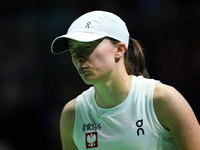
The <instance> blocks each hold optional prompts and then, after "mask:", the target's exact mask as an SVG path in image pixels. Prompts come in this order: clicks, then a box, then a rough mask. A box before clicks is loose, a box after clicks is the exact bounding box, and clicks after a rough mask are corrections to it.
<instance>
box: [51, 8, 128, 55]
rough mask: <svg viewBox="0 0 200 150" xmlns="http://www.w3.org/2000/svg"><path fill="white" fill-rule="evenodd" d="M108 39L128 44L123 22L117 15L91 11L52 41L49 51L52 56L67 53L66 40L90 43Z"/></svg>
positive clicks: (126, 30)
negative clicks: (65, 32)
mask: <svg viewBox="0 0 200 150" xmlns="http://www.w3.org/2000/svg"><path fill="white" fill-rule="evenodd" d="M103 37H110V38H113V39H116V40H118V41H120V42H123V43H125V45H126V49H127V48H128V44H129V32H128V29H127V27H126V24H125V22H124V21H123V20H122V19H121V18H119V17H118V16H117V15H115V14H113V13H110V12H106V11H92V12H89V13H86V14H84V15H82V16H80V17H79V18H78V19H76V20H75V21H74V22H73V23H72V24H71V26H70V27H69V29H68V31H67V34H65V35H62V36H59V37H57V38H56V39H54V41H53V42H52V44H51V51H52V53H54V54H59V53H63V52H65V51H68V40H67V39H73V40H76V41H81V42H91V41H95V40H98V39H101V38H103Z"/></svg>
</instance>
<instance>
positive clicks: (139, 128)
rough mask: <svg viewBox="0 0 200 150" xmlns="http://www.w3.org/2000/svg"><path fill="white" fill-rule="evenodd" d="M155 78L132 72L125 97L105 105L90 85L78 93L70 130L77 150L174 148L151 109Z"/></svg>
mask: <svg viewBox="0 0 200 150" xmlns="http://www.w3.org/2000/svg"><path fill="white" fill-rule="evenodd" d="M156 82H158V81H156V80H153V79H146V78H143V77H142V76H139V77H135V76H132V86H131V90H130V92H129V94H128V96H127V98H126V99H125V101H124V102H123V103H121V104H120V105H118V106H116V107H113V108H109V109H105V108H101V107H99V106H98V105H97V103H96V101H95V98H94V92H95V91H94V88H93V87H91V88H90V89H88V90H87V91H85V92H83V93H82V94H81V95H79V96H78V97H77V102H76V108H75V114H76V115H75V125H74V134H73V138H74V142H75V144H76V145H77V147H78V148H79V149H80V150H85V149H86V146H87V148H89V149H90V148H93V149H95V150H123V149H124V150H177V147H176V145H175V143H174V141H173V139H172V136H171V134H170V132H168V131H167V130H166V129H164V128H163V127H162V125H161V124H160V123H159V122H158V120H157V118H156V115H155V112H154V108H153V102H152V97H153V92H154V87H155V84H156ZM93 133H95V134H93ZM95 140H96V142H95ZM96 146H98V147H96Z"/></svg>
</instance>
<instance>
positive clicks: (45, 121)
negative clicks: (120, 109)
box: [0, 0, 200, 150]
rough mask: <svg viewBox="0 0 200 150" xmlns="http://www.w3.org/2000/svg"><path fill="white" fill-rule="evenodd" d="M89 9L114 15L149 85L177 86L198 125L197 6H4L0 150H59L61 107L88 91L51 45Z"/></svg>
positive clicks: (168, 2)
mask: <svg viewBox="0 0 200 150" xmlns="http://www.w3.org/2000/svg"><path fill="white" fill-rule="evenodd" d="M91 10H107V11H111V12H113V13H115V14H117V15H119V16H120V17H121V18H122V19H123V20H124V21H125V22H126V24H127V26H128V28H129V32H130V34H131V37H132V38H135V39H137V40H139V41H140V43H141V44H142V45H143V47H144V49H145V50H146V58H147V63H148V71H149V73H150V76H151V78H154V79H158V80H160V81H162V82H163V83H166V84H169V85H172V86H174V87H175V88H176V89H177V90H178V91H180V92H181V93H182V94H183V95H184V97H185V98H186V99H187V100H188V102H189V103H190V105H191V106H192V108H193V110H194V112H195V114H196V116H197V118H198V120H200V110H199V106H200V104H199V101H200V79H199V77H200V2H199V0H188V1H187V0H110V1H107V0H101V1H94V0H88V1H86V0H84V1H83V0H73V1H70V0H57V1H52V0H50V1H47V0H28V1H26V0H6V1H2V2H1V5H0V20H1V21H0V127H1V128H0V150H40V149H41V150H44V149H48V150H55V149H56V150H61V142H60V135H59V119H60V114H61V111H62V108H63V106H64V105H65V104H66V103H67V102H68V101H69V100H71V99H72V98H75V97H76V96H77V95H78V94H80V93H81V92H82V91H83V90H86V89H87V88H88V87H89V86H87V85H85V84H84V83H83V81H82V80H81V78H80V77H79V75H78V73H77V72H76V70H75V68H74V67H73V65H72V62H71V58H70V55H69V53H65V54H62V55H53V54H52V53H51V52H50V46H51V42H52V41H53V39H54V38H56V37H57V36H59V35H62V34H65V33H66V32H67V29H68V27H69V25H70V24H71V23H72V21H74V20H75V19H76V18H77V17H79V16H80V15H82V14H83V13H86V12H88V11H91Z"/></svg>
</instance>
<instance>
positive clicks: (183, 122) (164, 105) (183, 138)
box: [153, 83, 200, 150]
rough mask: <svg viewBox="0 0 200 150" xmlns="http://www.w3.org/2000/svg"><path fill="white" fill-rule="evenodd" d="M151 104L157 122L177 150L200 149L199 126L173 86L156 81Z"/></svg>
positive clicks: (183, 99) (185, 102) (189, 108)
mask: <svg viewBox="0 0 200 150" xmlns="http://www.w3.org/2000/svg"><path fill="white" fill-rule="evenodd" d="M153 104H154V109H155V113H156V116H157V118H158V120H159V122H160V123H161V124H162V125H163V127H164V128H166V129H167V130H168V131H169V132H170V133H171V135H172V137H173V140H174V142H175V144H176V145H177V147H178V149H179V150H200V126H199V123H198V121H197V119H196V117H195V114H194V112H193V110H192V109H191V107H190V105H189V104H188V102H187V101H186V100H185V98H184V97H183V96H182V95H181V94H180V93H179V92H178V91H177V90H176V89H174V88H173V87H171V86H168V85H165V84H162V83H157V84H156V86H155V90H154V96H153Z"/></svg>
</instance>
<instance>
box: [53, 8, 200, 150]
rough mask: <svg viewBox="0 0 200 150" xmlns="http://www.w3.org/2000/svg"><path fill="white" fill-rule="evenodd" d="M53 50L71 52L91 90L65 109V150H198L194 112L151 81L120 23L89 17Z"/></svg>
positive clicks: (105, 16) (199, 129)
mask: <svg viewBox="0 0 200 150" xmlns="http://www.w3.org/2000/svg"><path fill="white" fill-rule="evenodd" d="M51 50H52V52H53V53H54V54H58V53H63V52H65V51H70V53H71V58H72V62H73V64H74V66H75V68H76V69H77V71H78V73H79V75H80V76H81V78H82V79H83V81H84V82H85V83H86V84H88V85H92V86H91V87H90V88H89V89H88V90H86V91H84V92H83V93H82V94H80V95H78V96H77V97H76V98H75V99H73V100H71V101H69V102H68V103H67V104H66V106H65V107H64V109H63V112H62V115H61V120H60V133H61V140H62V146H63V150H77V149H80V150H85V149H91V150H92V149H94V150H95V149H96V150H122V149H124V150H200V126H199V123H198V121H197V119H196V117H195V114H194V112H193V110H192V109H191V107H190V105H189V104H188V102H187V101H186V100H185V98H184V97H183V96H182V95H181V94H180V93H179V92H178V91H177V90H176V89H174V88H173V87H171V86H168V85H166V84H163V83H161V82H160V81H158V80H154V79H150V78H149V74H148V72H147V69H146V62H145V57H144V53H143V51H142V49H141V46H140V45H139V44H138V42H137V41H136V40H135V39H132V38H130V37H129V32H128V29H127V27H126V24H125V23H124V21H123V20H122V19H121V18H119V17H118V16H116V15H115V14H113V13H110V12H105V11H92V12H89V13H86V14H84V15H82V16H81V17H79V18H78V19H76V20H75V21H74V22H73V23H72V24H71V26H70V27H69V29H68V32H67V34H65V35H62V36H59V37H57V38H56V39H55V40H54V41H53V43H52V46H51ZM77 86H78V85H77Z"/></svg>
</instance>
